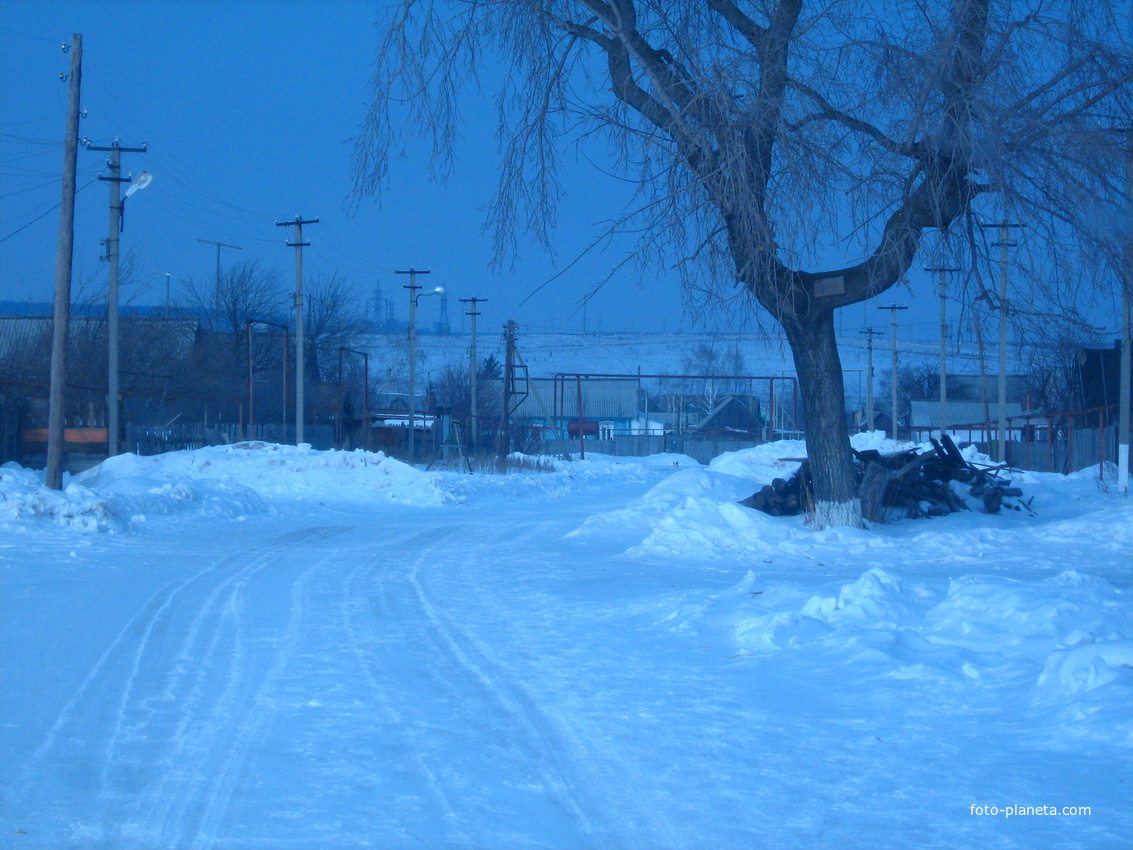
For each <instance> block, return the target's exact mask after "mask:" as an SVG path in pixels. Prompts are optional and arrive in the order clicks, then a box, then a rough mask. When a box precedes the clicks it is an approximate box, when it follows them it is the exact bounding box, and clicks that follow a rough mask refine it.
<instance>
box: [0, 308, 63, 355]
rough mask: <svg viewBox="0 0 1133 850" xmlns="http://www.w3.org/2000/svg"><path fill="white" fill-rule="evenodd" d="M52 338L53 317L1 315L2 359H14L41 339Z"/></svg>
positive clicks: (0, 351)
mask: <svg viewBox="0 0 1133 850" xmlns="http://www.w3.org/2000/svg"><path fill="white" fill-rule="evenodd" d="M50 338H51V319H49V318H45V317H43V316H0V360H13V359H15V358H16V357H17V355H18V354H19V352H21V351H23V350H26V349H28V348H29V347H31V346H33V345H35V344H36V342H38V341H39V340H40V339H43V340H45V341H46V340H49V339H50Z"/></svg>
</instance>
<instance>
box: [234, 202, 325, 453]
mask: <svg viewBox="0 0 1133 850" xmlns="http://www.w3.org/2000/svg"><path fill="white" fill-rule="evenodd" d="M318 223H319V217H318V216H315V217H314V218H303V216H301V215H297V216H295V218H293V219H292V220H291V221H277V222H276V223H275V226H276V227H294V228H295V241H294V242H288V243H287V246H288V247H289V248H294V249H295V445H299V444H300V443H303V442H305V440H304V439H303V437H304V436H305V435H304V433H303V425H304V418H305V417H304V412H305V410H306V401H307V399H306V387H305V386H304V384H305V383H306V380H307V371H306V359H307V357H306V354H307V352H306V350H305V348H304V347H305V345H306V341H305V340H304V338H303V248H304V247H306V246H307V245H310V244H311V243H310V242H304V241H303V225H304V224H318ZM219 250H220V249H219V248H217V251H219ZM218 268H219V266H218Z"/></svg>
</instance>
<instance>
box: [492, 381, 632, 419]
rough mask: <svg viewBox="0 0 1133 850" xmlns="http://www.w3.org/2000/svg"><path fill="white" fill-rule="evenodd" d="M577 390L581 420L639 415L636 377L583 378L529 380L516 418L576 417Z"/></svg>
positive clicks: (627, 417) (520, 386)
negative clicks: (525, 395)
mask: <svg viewBox="0 0 1133 850" xmlns="http://www.w3.org/2000/svg"><path fill="white" fill-rule="evenodd" d="M497 383H502V382H497ZM580 387H581V390H582V416H583V418H584V419H633V418H635V417H636V416H637V415H638V413H639V412H640V405H639V403H638V381H637V379H636V378H583V379H582V380H581V382H580V381H577V380H575V379H574V378H566V379H556V378H530V379H528V381H527V393H528V394H527V398H525V399H524V400H523V401H522V402H520V404H519V407H518V408H517V409H516V412H515V415H516V416H517V417H519V418H520V419H551V418H554V417H555V416H559V417H562V418H566V419H572V418H574V417H577V416H578V393H579V388H580ZM519 388H522V382H520V383H519Z"/></svg>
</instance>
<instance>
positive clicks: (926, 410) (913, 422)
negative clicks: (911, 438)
mask: <svg viewBox="0 0 1133 850" xmlns="http://www.w3.org/2000/svg"><path fill="white" fill-rule="evenodd" d="M909 405H910V411H909V427H910V428H939V427H940V402H939V401H911V402H909ZM1004 410H1005V411H1006V413H1007V416H1008V417H1016V416H1022V415H1023V405H1021V404H1020V403H1019V402H1017V401H1009V402H1007V405H1006V406H1005V408H1004ZM945 416H946V420H947V421H946V424H947V425H948V427H952V426H953V425H975V424H978V423H981V422H995V421H996V420H998V419H999V402H996V401H991V402H988V404H987V406H986V407H985V406H984V403H983V402H982V401H950V402H948V403H947V404H946V406H945Z"/></svg>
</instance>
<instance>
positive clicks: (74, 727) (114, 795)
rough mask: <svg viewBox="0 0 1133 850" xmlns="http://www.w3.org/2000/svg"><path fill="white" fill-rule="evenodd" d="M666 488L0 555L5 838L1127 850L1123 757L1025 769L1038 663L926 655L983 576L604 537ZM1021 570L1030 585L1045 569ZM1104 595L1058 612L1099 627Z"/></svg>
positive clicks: (986, 593)
mask: <svg viewBox="0 0 1133 850" xmlns="http://www.w3.org/2000/svg"><path fill="white" fill-rule="evenodd" d="M691 474H693V475H695V476H701V477H703V476H704V473H702V472H699V471H696V472H693V473H691ZM675 476H676V473H674V471H673V469H672V467H671V466H668V467H667V468H666V466H662V465H658V464H655V465H652V466H650V465H647V464H642V465H638V466H633V467H630V466H624V467H622V466H616V465H614V466H610V467H609V468H603V469H601V470H600V471H599V472H598V473H595V474H593V475H581V474H580V475H577V476H573V477H571V476H564V475H562V474H559V473H556V474H553V475H548V476H543V477H542V478H540V477H539V476H529V479H527V480H525V479H521V478H517V477H513V476H507V477H498V476H497V477H491V476H489V477H486V478H483V479H471V478H467V477H466V478H464V479H461V480H457V477H456V476H453V477H452V478H451V479H449V480H450V482H451V481H456V483H455V484H451V483H450V484H449V485H448V486H451V488H452V490H453V492H454V493H455V494H456V498H455V501H449V502H446V503H444V504H427V503H425V501H427V500H424V501H422V500H419V503H417V504H381V505H380V506H375V505H374V504H373V503H372V502H370V503H361V502H357V501H351V500H350V499H346V498H341V499H335V498H334V497H335V495H336V494H335V493H334V492H333V491H331V490H327V491H326V492H325V493H324V494H323V498H320V499H317V500H315V501H308V502H306V503H302V502H300V501H296V500H292V501H281V502H279V503H278V504H277V506H276V508H275V509H274V511H273V512H271V513H268V512H260V513H249V514H246V515H245V514H243V513H241V512H239V511H236V512H234V513H238V514H239V515H238V516H205V515H200V514H187V515H178V516H172V517H162V518H158V519H156V520H152V521H149V522H145V523H136V525H135V528H134V530H133V531H131V532H130V533H126V534H88V535H76V534H74V533H71V534H39V535H25V536H23V537H22V538H21V539H19V540H15V541H13V540H9V542H8V543H6V544H4V546H3V547H0V563H2V565H3V567H4V572H3V576H4V584H3V593H4V599H3V619H2V621H0V625H2V630H0V638H2V640H3V646H4V654H3V659H2V661H0V684H2V686H3V688H4V693H5V697H6V705H5V706H4V707H3V708H2V709H0V748H2V749H0V752H3V753H4V758H3V759H2V760H0V786H2V787H3V788H4V789H6V793H5V796H4V798H3V810H2V811H3V821H2V822H3V829H4V833H3V835H0V846H3V847H14V848H33V847H34V848H48V847H50V848H58V847H74V848H88V847H89V848H116V849H117V848H142V850H149V848H197V847H200V848H223V849H224V850H227V848H245V847H246V848H256V847H271V848H311V850H316V848H340V847H341V848H353V847H377V848H400V847H425V848H447V847H454V848H459V847H483V848H511V847H517V848H518V847H546V848H586V847H594V848H621V847H625V848H634V847H640V848H667V847H674V848H675V847H682V848H694V847H695V848H699V847H713V848H732V847H734V848H756V847H758V848H779V847H804V846H805V847H871V848H874V847H949V848H957V847H979V848H988V847H1019V848H1024V847H1037V846H1043V847H1098V848H1102V847H1119V846H1123V845H1122V843H1121V842H1125V841H1127V837H1128V835H1129V832H1130V828H1131V826H1133V816H1131V811H1130V805H1129V800H1130V798H1131V794H1130V791H1131V785H1133V772H1131V770H1130V759H1129V749H1128V748H1127V747H1121V746H1116V747H1115V746H1114V745H1113V744H1112V742H1108V741H1105V740H1096V739H1091V738H1089V737H1087V738H1084V739H1079V738H1077V737H1074V738H1072V739H1070V740H1069V741H1068V745H1067V746H1065V747H1059V746H1057V745H1055V744H1052V738H1057V736H1058V735H1059V734H1060V731H1061V730H1063V729H1064V728H1065V729H1067V730H1070V727H1063V726H1061V725H1059V724H1060V723H1062V721H1057V722H1055V721H1052V720H1051V719H1050V716H1049V713H1048V714H1043V713H1042V712H1040V711H1038V710H1036V709H1035V708H1034V705H1033V701H1031V702H1026V701H1024V700H1023V699H1022V697H1021V695H1024V694H1029V693H1030V689H1032V688H1033V685H1034V681H1035V677H1036V675H1038V672H1039V669H1041V667H1040V668H1039V669H1036V667H1035V664H1034V662H1032V661H1030V660H1026V661H1018V662H1017V663H1016V661H1015V660H1014V656H1012V654H1011V653H1010V652H1007V651H1006V650H1005V651H1004V652H1003V653H1001V654H995V653H991V652H989V651H983V650H982V649H981V650H980V651H976V649H973V648H972V645H971V644H964V643H963V641H961V640H959V639H955V640H953V639H952V638H951V637H949V634H950V633H948V631H947V630H948V628H951V624H953V623H954V622H955V619H954V618H953V619H948V620H947V622H945V615H944V614H942V613H941V612H942V611H945V609H946V606H947V605H949V604H951V605H953V606H954V607H955V606H960V605H962V604H969V606H970V605H971V602H972V600H973V599H975V600H979V599H986V598H990V595H991V594H993V593H995V592H999V591H998V590H996V588H997V587H998V585H994V581H995V580H994V579H988V580H986V581H985V583H984V584H980V585H978V588H977V590H971V589H970V587H969V589H967V590H963V588H961V590H963V592H964V593H967V594H968V595H967V596H963V595H962V594H961V595H958V594H960V591H958V590H956V589H955V587H950V585H949V582H950V580H952V579H954V578H955V575H956V571H955V570H952V571H951V572H949V573H948V574H943V573H940V574H938V575H937V576H936V578H935V579H933V578H931V576H932V575H933V573H934V571H939V570H940V566H939V564H938V563H936V562H933V561H931V558H930V556H931V555H939V554H940V553H941V552H942V551H945V550H946V549H947V548H948V544H947V542H946V543H944V544H937V543H933V544H931V545H930V544H929V543H927V542H925V541H924V540H921V539H920V537H918V536H917V535H918V534H919V533H920V532H916V531H913V532H910V531H909V530H908V529H905V530H904V531H903V532H898V534H900V533H904V534H906V535H909V537H908V539H906V540H904V541H901V540H896V541H893V540H882V541H881V543H882V544H884V545H877V546H874V545H873V544H871V543H870V542H869V540H867V539H866V537H865V536H864V535H863V537H862V538H861V539H858V538H854V537H852V536H851V537H850V538H849V539H848V541H847V540H842V541H840V542H839V541H838V540H837V539H835V540H834V541H833V542H830V539H829V538H828V539H827V543H826V544H825V545H822V544H814V545H811V544H808V546H809V548H807V549H806V551H802V550H803V547H802V546H801V544H798V543H797V542H796V543H791V542H789V541H788V542H786V543H782V544H781V545H777V546H776V547H773V548H774V549H775V551H777V552H778V553H779V554H774V555H768V556H767V557H761V556H758V555H754V554H753V552H754V551H755V550H753V552H748V553H747V554H745V555H742V556H736V557H730V558H729V557H721V556H720V552H719V551H717V550H715V549H713V548H712V546H711V538H710V537H709V536H705V535H707V532H708V531H710V530H711V529H710V528H708V527H707V526H705V525H703V524H702V525H701V526H698V527H697V528H699V532H698V533H699V534H701V535H702V536H701V537H699V538H698V537H696V536H695V535H693V536H692V538H691V539H692V543H693V546H692V547H691V550H695V549H696V548H697V546H701V547H703V548H704V554H703V557H701V558H696V557H694V556H690V554H689V553H688V551H686V552H685V553H683V554H674V553H673V552H672V551H671V547H668V548H667V547H666V546H659V545H658V546H654V547H653V548H650V549H647V550H643V549H642V545H641V544H642V539H643V533H642V531H641V529H640V528H638V527H635V522H634V516H637V515H639V514H645V513H648V512H649V511H650V510H653V509H654V508H653V507H651V506H654V502H655V500H656V499H658V498H660V497H659V496H658V495H657V494H658V493H662V494H663V493H664V492H666V491H665V489H664V487H665V486H668V487H669V489H670V490H672V488H673V487H674V486H675V485H672V484H668V485H666V484H665V482H667V481H668V482H671V481H673V480H679V479H676V478H675ZM697 480H700V479H697ZM659 484H660V485H664V486H661V487H660V488H658V486H657V485H659ZM678 489H680V491H681V492H682V493H684V494H686V495H685V497H684V498H683V501H682V502H681V507H682V509H683V510H685V511H689V510H692V509H693V508H695V507H696V505H695V504H694V501H695V500H694V499H693V498H692V497H691V495H689V494H693V493H694V492H696V490H695V488H693V487H691V486H690V485H688V484H685V485H681V487H680V488H678ZM651 499H653V500H654V501H652V502H651V501H650V500H651ZM722 504H726V505H729V506H730V505H731V502H730V501H727V500H725V501H723V502H722ZM630 505H637V506H638V508H636V509H635V511H636V513H635V512H634V511H627V506H630ZM654 507H655V506H654ZM725 515H728V514H727V513H725ZM669 519H671V516H670V517H669ZM665 521H668V520H665ZM745 521H746V520H745ZM657 522H661V525H662V526H663V522H662V521H661V520H658V521H657ZM689 527H690V528H691V526H689ZM686 530H687V529H686ZM800 533H801V532H800ZM994 537H995V536H994V535H985V536H984V537H983V541H984V543H983V545H984V546H985V550H988V551H990V550H992V549H995V550H997V551H1002V552H1003V553H1005V554H1007V553H1011V552H1015V553H1016V554H1017V553H1018V545H1017V544H1013V543H1012V542H1011V541H1010V540H1006V539H1004V540H1001V541H1000V542H999V543H996V542H995V540H994ZM975 539H977V538H975V537H973V538H971V539H970V540H968V542H969V543H971V542H972V540H975ZM753 540H754V538H753ZM697 541H700V542H699V543H698V542H697ZM989 541H991V542H989ZM753 545H754V543H753ZM1047 550H1048V551H1047V556H1048V557H1050V558H1051V559H1053V561H1052V563H1051V564H1049V565H1043V574H1044V575H1048V574H1051V573H1052V570H1053V571H1057V570H1058V569H1062V568H1064V569H1069V568H1071V567H1073V566H1074V564H1073V563H1070V562H1069V557H1070V556H1067V558H1064V559H1063V560H1067V561H1068V562H1067V563H1065V564H1062V565H1061V566H1059V564H1058V563H1056V562H1057V561H1058V559H1059V558H1061V557H1062V556H1060V555H1058V554H1057V553H1052V551H1050V546H1049V538H1048V546H1047ZM768 551H771V550H768ZM838 553H843V555H844V557H843V558H842V559H841V560H838ZM831 556H833V557H831ZM818 558H823V559H825V560H824V561H821V562H819V561H817V560H816V559H818ZM898 558H900V560H898ZM1078 566H1079V567H1081V566H1082V565H1081V564H1078ZM1098 566H1099V568H1101V567H1102V566H1103V565H1102V564H1100V563H1099V565H1098ZM755 567H758V571H757V572H758V573H759V574H758V575H756V574H754V573H749V572H748V571H749V570H750V569H752V568H755ZM1022 569H1023V568H1020V569H1019V570H1018V571H1017V572H1019V571H1021V570H1022ZM871 570H872V571H871ZM886 570H888V572H886ZM898 574H902V575H906V576H907V577H911V578H914V579H916V581H918V582H920V581H923V582H924V584H923V586H922V585H920V584H917V585H916V586H915V587H911V588H909V589H899V588H898V587H897V585H896V584H894V582H896V581H897V579H895V578H893V576H896V575H898ZM1109 574H1110V578H1113V574H1112V570H1110V573H1109ZM1013 581H1014V580H1013ZM1098 581H1101V580H1098ZM887 582H888V583H887ZM1127 583H1128V582H1126V584H1127ZM953 584H955V582H953ZM1017 584H1018V582H1016V583H1015V584H1012V585H1011V589H1012V592H1014V593H1019V592H1022V591H1023V590H1025V589H1026V588H1027V587H1032V586H1037V585H1035V584H1034V583H1032V584H1030V585H1026V586H1022V585H1020V586H1018V587H1017V586H1016V585H1017ZM1063 584H1064V585H1065V584H1066V581H1065V580H1063ZM1087 584H1088V583H1087ZM1101 584H1102V585H1105V582H1101ZM985 585H986V586H985ZM957 586H958V585H957ZM963 587H968V585H964V586H963ZM1099 587H1100V585H1097V584H1096V583H1095V584H1088V587H1086V589H1082V588H1076V587H1074V586H1071V587H1068V589H1067V590H1066V594H1068V595H1067V596H1066V598H1067V599H1068V600H1069V601H1068V602H1066V605H1068V606H1070V607H1071V608H1074V606H1077V607H1076V608H1074V610H1078V609H1081V610H1083V611H1084V610H1086V608H1087V607H1088V606H1089V605H1093V606H1094V608H1097V609H1098V610H1102V609H1105V608H1106V606H1107V605H1108V606H1109V608H1108V609H1106V610H1117V606H1118V603H1117V602H1115V603H1114V604H1110V603H1109V602H1107V600H1110V599H1111V598H1112V599H1117V600H1118V602H1119V603H1120V606H1123V607H1121V611H1123V612H1125V613H1123V614H1122V616H1126V614H1127V612H1128V602H1127V601H1124V599H1123V597H1122V598H1119V597H1120V596H1121V594H1120V592H1118V591H1114V590H1112V589H1105V588H1102V589H1098V588H1099ZM1108 587H1109V586H1108V585H1106V588H1108ZM839 588H841V590H839ZM847 588H849V590H847ZM988 588H991V589H988ZM831 593H832V594H833V597H830V594H831ZM1036 593H1037V592H1036ZM1115 593H1116V594H1118V595H1117V596H1114V594H1115ZM1044 594H1045V595H1044ZM1052 594H1053V591H1043V592H1042V593H1041V594H1039V593H1037V595H1035V599H1034V600H1032V601H1035V602H1036V604H1038V603H1039V602H1047V601H1049V599H1050V598H1051V597H1052ZM1075 594H1077V595H1075ZM1107 594H1108V595H1107ZM826 598H829V599H830V604H829V605H828V606H825V607H824V605H825V603H823V602H822V600H823V599H826ZM836 599H837V600H840V601H838V602H837V603H836V604H835V600H836ZM922 599H923V604H921V602H919V601H918V600H922ZM808 600H810V601H808ZM855 600H856V601H855ZM858 603H860V605H858V608H855V607H854V605H855V604H858ZM1029 604H1030V603H1029V602H1028V603H1027V605H1029ZM1027 605H1022V604H1021V605H1019V606H1017V607H1018V608H1019V610H1023V609H1024V608H1026V610H1031V608H1027ZM745 606H746V607H745ZM792 606H793V607H792ZM808 606H809V607H808ZM886 606H889V607H888V608H887V607H886ZM902 606H903V607H902ZM918 606H920V607H918ZM800 607H801V608H802V609H803V610H804V611H806V612H807V613H806V616H801V615H800V614H799V613H798V609H799V608H800ZM1033 607H1034V606H1032V608H1033ZM826 608H829V610H826ZM859 608H860V611H859ZM898 608H899V609H900V611H899V612H898V614H893V613H892V611H891V610H890V609H894V610H896V609H898ZM1091 610H1093V609H1091ZM861 611H865V612H867V613H868V615H869V616H870V617H872V618H873V619H872V620H871V621H870V623H869V624H868V626H867V625H863V623H862V622H860V620H861V619H862V617H863V616H865V615H863V614H861ZM840 616H841V617H843V619H842V620H839V619H838V618H839V617H840ZM966 616H967V619H966V620H965V621H964V622H966V623H972V622H977V621H978V616H977V615H976V614H974V613H972V612H971V611H970V610H969V612H968V614H967V615H966ZM1091 616H1093V615H1091ZM891 617H897V618H898V619H897V623H898V625H900V626H901V628H897V626H894V627H893V628H888V630H886V628H885V627H884V626H879V625H878V623H879V622H880V623H882V624H884V623H885V622H887V621H888V620H887V618H891ZM852 618H857V619H855V620H853V622H850V620H851V619H852ZM901 618H904V619H901ZM914 620H915V623H914ZM1107 622H1109V621H1107ZM1113 622H1119V621H1118V620H1113ZM1120 622H1124V621H1123V620H1122V621H1120ZM851 627H852V631H851ZM1107 628H1110V631H1111V632H1112V631H1113V628H1114V627H1113V626H1109V627H1107ZM1098 629H1099V630H1100V629H1101V627H1100V626H1099V627H1098ZM785 630H786V631H785ZM1018 631H1019V630H1017V632H1018ZM788 632H789V633H790V637H789V639H788V638H786V637H784V635H785V634H787V633H788ZM1022 632H1025V629H1023V630H1022ZM1020 633H1021V632H1020ZM1099 634H1100V631H1099ZM753 635H754V636H755V637H753ZM1110 637H1116V638H1121V635H1120V634H1116V633H1114V634H1111V635H1110ZM945 638H947V640H946V639H945ZM1121 640H1124V638H1121ZM1121 640H1115V641H1114V643H1115V644H1120V643H1121ZM929 641H931V642H929ZM949 641H952V643H949ZM13 647H18V650H19V651H11V648H13ZM1045 651H1046V650H1044V652H1045ZM1103 666H1104V665H1103ZM1115 669H1117V666H1116V665H1115ZM1118 684H1120V682H1119V683H1118ZM1126 684H1128V677H1126ZM1126 690H1128V689H1127V688H1126ZM1095 693H1096V691H1095ZM8 698H10V700H9V699H8ZM1028 699H1029V697H1028ZM1071 731H1072V730H1071ZM973 805H987V806H997V807H1000V808H1002V807H1004V806H1007V805H1022V806H1044V805H1057V806H1059V807H1062V806H1089V807H1091V814H1090V815H1089V816H1085V817H1069V816H1068V817H1036V816H1031V817H1016V818H1013V819H1012V818H1008V817H1005V816H1003V815H1002V814H1001V815H999V816H977V815H973V814H972V813H971V811H970V806H973Z"/></svg>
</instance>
